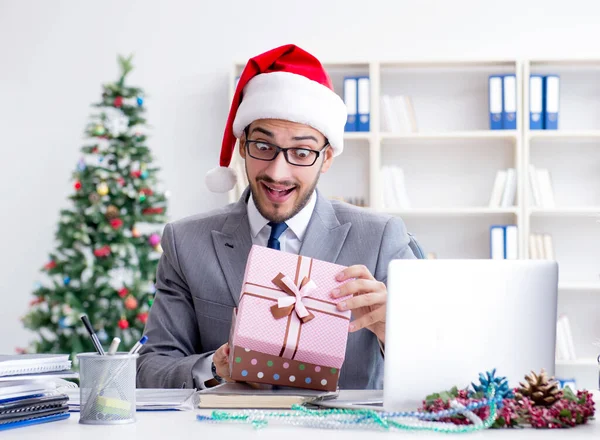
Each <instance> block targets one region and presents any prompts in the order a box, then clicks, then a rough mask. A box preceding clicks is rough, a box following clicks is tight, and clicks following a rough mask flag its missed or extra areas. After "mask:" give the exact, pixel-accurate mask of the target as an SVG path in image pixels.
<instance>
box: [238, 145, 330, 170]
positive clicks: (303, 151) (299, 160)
mask: <svg viewBox="0 0 600 440" xmlns="http://www.w3.org/2000/svg"><path fill="white" fill-rule="evenodd" d="M328 146H329V142H327V143H326V144H325V145H323V148H321V149H320V150H311V149H310V148H297V147H295V148H281V147H278V146H277V145H274V144H270V143H268V142H264V141H253V140H247V141H246V151H247V152H248V155H249V156H250V157H252V158H254V159H258V160H265V161H272V160H275V158H276V157H277V155H278V154H279V152H283V156H284V157H285V160H286V161H287V163H289V164H290V165H294V166H297V167H310V166H313V165H314V164H315V162H316V161H317V159H318V158H319V155H320V154H321V153H322V152H324V151H325V150H326V149H327V147H328Z"/></svg>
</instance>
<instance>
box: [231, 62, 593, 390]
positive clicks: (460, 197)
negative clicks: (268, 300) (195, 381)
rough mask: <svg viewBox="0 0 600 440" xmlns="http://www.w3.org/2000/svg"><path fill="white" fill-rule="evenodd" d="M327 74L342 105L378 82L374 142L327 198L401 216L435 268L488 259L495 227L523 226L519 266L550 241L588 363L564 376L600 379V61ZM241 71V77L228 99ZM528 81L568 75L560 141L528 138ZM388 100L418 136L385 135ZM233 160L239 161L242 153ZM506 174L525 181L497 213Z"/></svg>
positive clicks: (353, 137) (344, 161) (425, 65)
mask: <svg viewBox="0 0 600 440" xmlns="http://www.w3.org/2000/svg"><path fill="white" fill-rule="evenodd" d="M324 65H325V68H326V69H327V70H328V72H329V74H330V77H331V79H332V82H333V85H334V89H335V91H336V92H337V93H338V94H339V95H340V96H342V97H343V80H344V77H345V76H359V75H368V76H369V77H370V80H371V82H370V87H371V90H370V102H371V105H370V110H371V115H370V116H371V121H370V124H371V131H370V132H349V133H346V134H345V136H344V139H345V151H344V153H343V154H342V155H341V156H339V157H337V158H335V160H334V164H333V166H332V168H331V169H330V170H329V172H328V173H326V174H325V175H323V176H321V180H320V182H319V188H320V189H321V190H322V191H323V192H324V194H325V195H326V196H329V197H332V198H333V197H359V198H363V199H364V200H366V201H367V205H368V209H372V210H375V211H377V212H382V213H387V214H392V215H396V216H399V217H402V219H403V220H404V222H405V223H406V225H407V228H408V229H409V231H411V232H412V233H413V234H414V235H415V236H416V237H417V239H418V240H419V242H420V244H421V245H422V246H423V248H424V250H425V252H426V253H428V252H433V253H435V254H436V256H437V258H478V259H479V258H481V259H484V258H489V254H490V251H489V227H490V226H491V225H495V224H516V225H517V226H518V229H519V258H520V259H526V258H529V251H528V247H529V234H530V233H532V232H535V231H542V232H548V233H550V234H552V237H553V243H554V250H555V254H556V257H557V260H558V262H559V265H560V284H559V313H567V314H568V315H569V316H570V317H571V316H572V318H571V323H572V326H573V337H574V340H575V346H576V349H577V355H578V357H580V358H581V359H582V361H575V362H573V361H569V362H562V363H561V364H560V373H561V374H566V375H568V374H570V372H571V368H574V370H573V372H574V373H573V374H576V375H578V373H577V372H578V371H579V370H578V369H588V370H589V369H590V368H597V367H595V366H597V364H596V363H595V358H596V357H597V354H598V353H597V352H598V351H599V350H600V349H598V348H597V347H595V346H594V345H593V344H592V343H593V342H594V341H595V340H598V339H600V319H599V318H600V246H599V245H598V244H599V243H600V224H599V223H598V219H599V218H600V60H597V61H596V60H516V59H515V60H494V59H481V60H460V61H459V60H414V61H376V60H373V61H371V60H365V61H364V62H363V61H349V62H334V63H324ZM243 67H244V63H236V64H234V66H233V72H232V75H231V81H230V100H231V97H232V96H233V91H234V84H235V78H236V77H237V76H238V75H239V74H240V73H241V71H242V69H243ZM507 73H512V74H515V75H516V80H517V109H518V115H517V116H518V117H517V128H516V130H489V112H488V77H489V75H492V74H507ZM530 73H555V74H559V75H560V77H561V93H560V97H561V104H560V120H559V130H554V131H550V130H548V131H545V130H529V113H528V111H525V109H529V100H528V95H529V81H528V78H529V75H530ZM384 95H390V96H393V95H405V96H410V97H411V99H412V103H413V107H414V111H415V115H416V119H417V125H418V131H417V132H402V133H397V132H394V133H392V132H389V131H387V130H384V129H383V128H384V127H383V126H384V124H383V122H382V119H383V117H382V113H383V109H382V104H381V98H382V96H384ZM236 161H238V162H241V161H242V159H241V158H240V157H239V155H238V153H237V151H236V154H235V155H234V163H235V162H236ZM530 164H533V165H536V166H539V167H545V168H547V169H549V171H550V173H551V177H552V184H553V189H554V195H555V200H556V206H554V207H552V208H540V207H534V206H532V201H531V196H530V194H529V191H530V188H529V175H528V169H529V165H530ZM385 165H397V166H401V167H402V168H403V170H404V178H405V181H406V188H407V193H408V196H409V198H410V201H411V207H410V208H408V209H389V208H386V206H385V204H384V200H383V197H382V195H381V194H382V185H383V181H382V167H383V166H385ZM509 167H510V168H515V169H516V171H517V177H518V179H517V194H516V199H515V204H514V206H510V207H508V208H489V207H488V205H489V199H490V196H491V192H492V188H493V185H494V178H495V175H496V172H497V171H498V170H503V169H506V168H509ZM239 169H242V168H241V167H240V168H239ZM240 193H241V187H240V188H237V189H236V190H233V191H231V192H230V194H229V201H230V202H234V201H236V200H237V199H238V198H239V195H240ZM592 317H595V319H592ZM591 360H594V362H591ZM557 365H558V364H557ZM586 371H587V370H586ZM587 373H589V371H587ZM585 377H587V378H588V379H589V377H590V376H589V375H588V376H585ZM585 377H584V380H587V379H585ZM580 385H582V386H591V385H590V384H589V383H585V382H584V383H583V384H580ZM593 386H597V369H596V383H595V384H594V385H593Z"/></svg>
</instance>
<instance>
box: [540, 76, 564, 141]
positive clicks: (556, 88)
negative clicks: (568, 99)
mask: <svg viewBox="0 0 600 440" xmlns="http://www.w3.org/2000/svg"><path fill="white" fill-rule="evenodd" d="M559 108H560V78H559V76H558V75H546V76H545V77H544V128H545V129H546V130H558V112H559Z"/></svg>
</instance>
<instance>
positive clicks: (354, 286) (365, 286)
mask: <svg viewBox="0 0 600 440" xmlns="http://www.w3.org/2000/svg"><path fill="white" fill-rule="evenodd" d="M378 283H379V281H374V280H365V279H358V280H353V281H348V282H347V283H346V284H344V285H343V286H340V287H338V288H337V289H333V290H332V291H331V297H332V298H340V297H342V296H346V295H357V294H361V293H369V292H374V291H376V290H377V289H378Z"/></svg>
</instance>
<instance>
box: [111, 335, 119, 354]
mask: <svg viewBox="0 0 600 440" xmlns="http://www.w3.org/2000/svg"><path fill="white" fill-rule="evenodd" d="M120 343H121V339H119V338H117V337H115V338H113V340H112V343H111V344H110V347H108V354H115V353H116V352H117V348H119V344H120Z"/></svg>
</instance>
